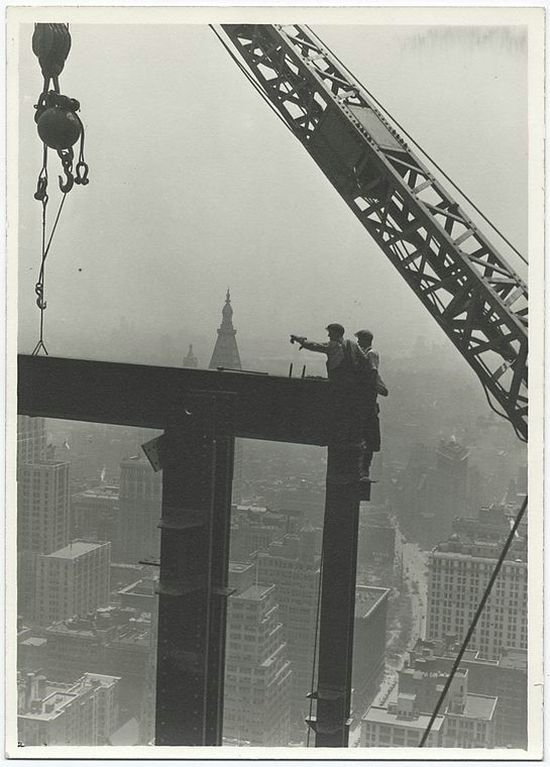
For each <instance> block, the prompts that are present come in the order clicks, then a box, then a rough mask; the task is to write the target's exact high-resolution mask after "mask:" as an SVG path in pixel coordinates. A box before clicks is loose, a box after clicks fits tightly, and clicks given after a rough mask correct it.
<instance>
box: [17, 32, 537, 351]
mask: <svg viewBox="0 0 550 767" xmlns="http://www.w3.org/2000/svg"><path fill="white" fill-rule="evenodd" d="M313 28H314V31H316V32H317V33H318V34H319V36H320V37H321V39H323V40H324V41H325V42H326V43H327V44H328V45H329V47H331V48H332V49H333V50H334V52H335V53H336V54H337V55H338V56H339V57H340V58H341V59H342V60H343V61H344V62H345V63H346V64H347V66H348V67H349V68H350V69H351V71H352V72H354V74H355V75H356V76H357V77H358V78H359V79H360V80H362V81H363V82H364V83H365V85H366V86H367V87H368V88H369V89H370V90H372V92H373V93H374V94H375V95H376V96H377V97H378V98H379V99H380V101H382V103H383V104H384V105H385V106H386V107H387V108H389V110H390V111H391V112H393V114H394V115H395V116H396V118H397V119H398V120H399V121H400V122H401V123H402V124H403V125H404V126H405V127H406V128H407V130H408V131H409V132H410V133H411V134H412V135H413V136H414V137H415V138H416V139H417V140H418V141H419V143H421V144H422V145H423V146H424V147H425V148H426V149H427V150H428V151H429V152H430V153H431V154H432V155H433V156H434V158H435V159H436V160H437V161H438V162H439V163H440V164H441V165H442V166H443V167H444V168H445V169H446V170H447V172H448V173H449V175H450V176H451V177H452V178H453V179H454V180H455V181H456V182H457V183H459V184H460V185H462V186H463V188H464V190H465V191H466V192H467V193H468V194H469V195H470V196H471V197H472V198H473V199H474V200H475V201H476V202H477V203H478V205H479V206H480V207H481V209H482V210H483V211H484V212H485V213H486V214H487V215H488V216H489V217H490V218H492V219H493V220H494V221H495V223H496V224H497V225H498V226H500V227H501V228H502V229H503V230H504V232H505V234H506V235H507V236H508V237H509V238H510V239H511V240H512V242H514V243H515V244H516V245H517V246H518V247H519V249H520V250H521V251H522V252H524V253H526V250H527V230H526V211H527V175H526V167H527V165H526V163H527V92H526V82H527V80H526V77H527V76H526V71H527V70H526V54H527V44H526V37H525V33H524V30H523V28H522V27H508V28H504V27H500V28H495V27H491V28H487V27H485V28H483V29H482V28H472V27H465V28H460V29H456V28H454V29H452V28H449V27H439V28H434V27H432V28H429V27H396V26H393V27H387V26H354V27H352V26H342V27H335V26H330V27H328V26H327V27H322V26H319V25H313ZM71 33H72V40H73V44H72V50H71V53H70V56H69V59H68V61H67V65H66V68H65V71H64V72H63V74H62V76H61V88H62V92H63V93H66V94H67V95H70V96H72V97H76V98H78V99H79V100H80V101H81V105H82V109H81V117H82V119H83V122H84V124H85V127H86V159H87V161H88V163H89V166H90V184H89V185H88V186H87V187H85V188H78V187H76V188H75V189H74V190H73V191H72V192H71V194H70V195H69V198H68V200H67V203H66V206H65V210H64V213H63V216H62V220H61V223H60V226H59V230H58V234H57V235H56V239H55V242H54V246H53V247H52V250H51V255H50V257H49V258H48V262H47V273H46V298H47V301H48V309H47V311H46V331H47V345H48V349H49V351H50V354H54V355H57V356H63V355H67V354H70V355H75V354H79V355H81V356H87V354H90V351H87V349H90V348H91V346H90V344H89V340H90V339H95V341H94V349H97V346H98V343H99V345H100V346H101V339H102V338H103V339H104V340H105V343H104V352H103V351H102V352H101V353H98V352H97V351H94V353H93V356H95V357H98V356H100V357H102V358H104V359H116V358H117V354H118V352H117V349H115V348H113V347H112V344H110V343H109V333H110V331H111V330H112V329H113V328H115V327H117V326H118V324H119V321H120V317H121V316H125V317H126V319H127V321H128V323H129V324H130V326H131V327H132V329H133V331H134V332H135V334H136V337H137V338H138V339H140V338H142V339H143V342H144V343H151V342H154V339H155V338H156V337H157V336H160V335H162V334H166V333H168V334H170V335H172V336H173V338H174V339H175V340H176V342H178V339H181V351H182V353H184V352H185V351H186V347H187V344H188V343H190V342H193V341H195V342H196V343H198V344H199V347H200V346H201V343H202V344H203V346H204V343H205V342H204V339H211V340H212V344H213V342H214V338H215V329H216V327H217V325H218V324H219V320H220V309H221V305H222V303H223V299H224V295H225V290H226V288H227V287H228V286H230V287H231V291H232V297H233V305H234V309H235V325H236V327H237V328H238V331H239V336H238V339H239V345H240V347H241V353H243V351H245V349H244V347H246V344H247V339H248V340H252V339H254V338H260V339H261V338H265V339H267V341H268V342H269V347H270V348H278V341H279V339H280V348H281V350H282V351H283V350H284V352H285V353H286V350H287V349H288V334H289V333H290V332H294V333H301V334H305V335H308V336H310V337H318V336H321V337H322V336H323V335H324V333H323V328H324V326H325V325H326V323H327V322H329V321H339V322H342V323H343V324H344V325H346V327H349V329H350V330H353V329H356V328H357V327H360V326H370V327H372V328H373V329H374V330H375V332H376V335H377V340H378V343H379V346H381V347H382V348H385V349H386V350H387V351H391V348H392V347H393V346H395V348H400V349H402V348H403V347H404V346H406V345H407V343H409V342H412V341H413V340H414V337H415V336H416V335H417V334H424V335H426V336H427V337H428V338H429V339H433V340H436V341H439V342H442V341H444V335H443V333H442V331H440V330H439V328H438V327H437V325H436V324H435V322H434V321H433V320H432V319H431V317H430V316H429V315H428V313H427V312H426V310H425V309H424V308H423V307H422V306H421V304H420V302H419V301H418V300H417V299H416V297H415V296H414V295H413V294H412V292H411V290H410V288H409V287H408V286H407V285H406V284H405V282H404V281H403V280H402V279H401V278H400V276H399V275H398V273H397V272H396V271H395V270H394V268H393V267H392V266H391V265H390V264H389V262H387V261H386V258H385V256H384V255H383V253H382V252H381V251H379V249H378V247H377V246H376V245H375V244H374V242H373V241H372V240H371V239H370V237H369V236H368V235H367V233H366V232H365V230H364V229H363V228H362V226H361V225H360V224H359V222H358V221H357V220H356V219H355V217H354V216H353V214H352V213H351V211H350V210H349V209H348V208H347V206H346V205H345V203H344V202H343V201H342V200H341V199H340V197H339V195H338V194H337V193H336V192H335V190H334V189H333V188H332V187H331V185H330V184H329V182H328V181H327V180H326V179H325V177H324V176H323V174H322V173H321V171H320V170H319V169H318V168H317V166H316V165H315V163H314V162H313V160H312V159H311V158H310V157H309V155H308V154H307V152H306V151H305V149H304V148H303V147H302V146H301V145H300V143H299V142H298V141H297V140H296V139H295V138H294V137H293V136H292V135H291V134H290V132H289V131H288V130H287V129H286V128H285V127H284V125H283V124H282V123H281V122H280V121H279V120H277V119H276V117H275V116H274V115H273V113H272V112H271V111H270V109H269V108H268V107H267V105H266V104H265V103H264V102H263V101H262V100H261V99H260V97H259V96H258V94H257V93H256V92H255V91H254V90H253V88H252V87H251V85H250V84H249V83H248V82H247V81H246V80H245V78H244V77H243V75H242V74H241V73H240V72H239V71H238V69H237V68H236V66H235V64H234V63H233V62H232V61H231V59H230V58H229V56H228V55H227V53H226V52H225V50H224V49H223V48H222V46H221V45H220V43H219V42H218V40H217V39H216V38H215V36H214V34H213V33H212V31H211V30H210V29H209V28H208V27H206V26H189V25H187V26H186V25H154V26H152V25H143V26H139V25H132V26H129V25H109V26H108V25H97V24H96V25H84V24H72V25H71ZM31 36H32V28H31V27H30V26H28V27H25V28H24V31H23V33H22V39H21V46H22V47H21V61H20V100H21V105H22V109H21V113H20V203H19V212H20V243H19V245H20V250H19V259H20V273H19V310H20V311H19V315H20V344H21V350H22V351H24V352H29V351H31V349H32V347H33V346H34V344H35V343H36V335H37V327H38V316H39V313H38V309H37V307H36V306H35V303H34V299H35V296H34V283H35V281H36V277H37V272H38V266H39V252H40V251H39V248H40V204H39V203H37V202H36V201H35V200H34V199H33V192H34V189H35V185H36V176H37V173H38V171H39V168H40V161H41V144H40V142H39V139H38V136H37V134H36V129H35V124H34V121H33V115H34V109H33V105H34V104H35V103H36V100H37V96H38V94H39V92H40V87H41V75H40V71H39V67H38V62H37V60H36V59H35V58H34V56H33V54H32V52H31ZM58 163H59V161H58V159H57V157H55V156H54V154H53V153H51V155H50V190H51V203H50V210H51V212H50V217H51V218H50V220H52V219H53V214H54V212H55V208H56V204H57V201H58V199H59V191H58V190H57V187H56V181H55V180H56V177H57V171H58V167H59V166H58ZM474 218H475V217H474ZM483 229H484V231H485V232H486V234H488V236H489V239H491V240H492V241H493V242H494V243H495V244H497V246H498V245H499V243H498V240H497V237H496V235H493V234H492V233H491V232H490V231H489V230H487V227H485V226H483ZM502 252H503V253H504V254H506V256H508V252H507V250H506V249H505V248H503V249H502ZM509 260H510V261H511V263H512V264H513V265H514V266H515V268H516V269H517V270H518V271H519V272H520V273H521V274H522V275H524V276H525V270H524V269H523V268H522V265H521V263H520V262H518V260H517V259H515V258H514V257H513V256H512V257H510V259H509ZM80 270H81V271H80ZM201 339H202V340H201ZM204 348H205V349H206V347H204ZM210 351H211V349H208V353H210ZM202 356H203V357H204V356H205V352H204V351H203V353H202ZM245 356H246V353H245ZM201 362H202V363H203V364H207V362H208V360H204V359H202V360H201Z"/></svg>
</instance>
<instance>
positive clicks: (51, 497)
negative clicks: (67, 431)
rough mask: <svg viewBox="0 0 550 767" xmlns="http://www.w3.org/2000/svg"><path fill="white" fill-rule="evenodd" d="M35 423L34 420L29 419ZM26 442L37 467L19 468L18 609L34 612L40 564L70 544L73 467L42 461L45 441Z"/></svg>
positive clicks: (23, 464)
mask: <svg viewBox="0 0 550 767" xmlns="http://www.w3.org/2000/svg"><path fill="white" fill-rule="evenodd" d="M29 420H33V419H29ZM34 439H35V438H34V437H31V438H30V439H29V440H25V441H24V444H25V452H26V454H27V455H28V457H29V458H31V457H32V456H33V455H34V456H35V463H20V464H19V465H18V468H17V609H18V612H19V613H20V614H23V615H30V614H32V612H33V610H34V601H35V599H34V597H35V592H34V590H35V580H36V560H37V557H38V556H39V555H41V554H50V553H51V552H52V551H55V550H57V549H60V548H62V547H63V546H65V545H66V544H67V543H68V542H69V464H68V463H64V462H61V461H55V460H51V461H48V460H46V459H41V458H39V457H37V456H38V453H39V452H40V451H39V448H38V445H39V444H40V440H41V437H40V436H37V439H36V441H34Z"/></svg>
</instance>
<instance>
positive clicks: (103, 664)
mask: <svg viewBox="0 0 550 767" xmlns="http://www.w3.org/2000/svg"><path fill="white" fill-rule="evenodd" d="M152 626H153V628H152ZM43 636H44V638H45V639H46V640H47V645H46V649H45V662H44V668H45V669H46V672H47V673H48V675H49V676H50V677H51V678H52V679H60V680H63V681H70V680H71V679H75V678H77V677H78V676H81V675H82V674H83V673H84V672H85V671H86V669H93V670H94V671H96V672H98V673H101V674H110V675H114V676H117V677H119V678H120V683H119V699H120V705H121V713H122V714H124V715H125V719H124V721H125V720H127V719H129V718H131V717H135V718H136V719H138V720H140V717H141V715H142V714H143V712H144V710H146V707H147V705H148V704H146V701H145V698H146V697H147V699H148V700H149V698H148V695H149V692H150V691H149V689H148V682H149V681H150V677H149V672H150V670H151V669H154V667H155V637H156V623H155V624H152V622H151V615H145V614H143V613H141V611H140V610H135V609H130V608H108V609H100V610H97V611H96V612H95V613H94V614H89V615H86V616H84V617H82V618H80V617H79V618H73V619H70V620H67V621H62V622H60V623H54V624H53V625H52V626H49V627H48V628H47V629H45V630H44V631H43Z"/></svg>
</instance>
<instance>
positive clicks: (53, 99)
mask: <svg viewBox="0 0 550 767" xmlns="http://www.w3.org/2000/svg"><path fill="white" fill-rule="evenodd" d="M70 49H71V35H70V33H69V25H68V24H35V25H34V33H33V37H32V50H33V53H34V54H35V55H36V57H37V58H38V62H39V64H40V68H41V70H42V75H43V77H44V81H43V85H42V92H41V93H40V96H39V97H38V102H37V103H36V104H35V107H34V108H35V110H36V112H35V115H34V120H35V122H36V126H37V129H38V135H39V137H40V140H41V141H42V147H43V148H42V167H41V169H40V173H39V174H38V180H37V184H36V191H35V193H34V199H35V200H38V201H39V202H40V203H41V204H42V237H41V248H40V270H39V273H38V280H37V282H36V284H35V286H34V292H35V294H36V305H37V306H38V308H39V310H40V326H39V337H38V342H37V344H36V346H35V347H34V350H33V352H32V355H33V356H36V355H37V354H39V353H40V352H41V351H43V352H44V354H46V355H47V354H48V350H47V349H46V345H45V343H44V311H45V309H46V306H47V302H46V299H45V297H44V293H45V276H46V258H47V257H48V253H49V252H50V248H51V245H52V241H53V237H54V234H55V231H56V229H57V225H58V223H59V218H60V216H61V213H62V211H63V206H64V205H65V200H66V198H67V195H68V193H69V192H70V191H71V189H72V188H73V186H74V184H80V185H82V186H85V185H86V184H88V182H89V179H88V173H89V168H88V165H87V163H86V161H85V159H84V125H83V124H82V121H81V119H80V117H79V116H78V114H77V112H78V111H79V110H80V103H79V102H78V101H77V100H76V99H73V98H70V97H68V96H64V95H63V94H62V93H61V91H60V88H59V75H60V74H61V72H62V71H63V67H64V66H65V61H66V59H67V56H68V55H69V51H70ZM79 139H80V148H79V152H78V160H77V163H76V166H75V167H74V168H73V164H74V159H75V153H74V149H73V147H74V145H75V144H76V143H77V142H78V140H79ZM48 149H53V150H55V151H56V152H57V155H58V157H59V159H60V160H61V165H62V170H63V176H59V189H60V191H61V192H62V197H61V201H60V203H59V207H58V210H57V213H56V216H55V219H54V223H53V226H52V228H51V231H50V234H49V236H46V229H47V213H48V202H49V195H48Z"/></svg>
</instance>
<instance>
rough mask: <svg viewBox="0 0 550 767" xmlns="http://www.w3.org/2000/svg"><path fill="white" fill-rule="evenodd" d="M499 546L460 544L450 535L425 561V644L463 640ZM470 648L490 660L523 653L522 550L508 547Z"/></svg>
mask: <svg viewBox="0 0 550 767" xmlns="http://www.w3.org/2000/svg"><path fill="white" fill-rule="evenodd" d="M500 551H501V543H500V542H496V541H495V542H493V541H485V542H473V543H472V542H465V541H463V540H460V538H459V537H458V535H457V534H456V533H455V534H453V536H451V538H450V539H449V540H448V541H447V542H445V543H440V544H438V545H437V546H436V547H435V548H434V550H433V551H432V552H431V554H430V556H429V581H428V614H427V628H426V639H445V638H446V637H448V636H454V637H463V636H465V635H466V632H467V630H468V627H469V625H470V622H471V621H472V619H473V617H474V614H475V611H476V609H477V606H478V605H479V602H480V600H481V597H482V595H483V593H484V590H485V588H486V586H487V583H488V581H489V578H490V577H491V574H492V573H493V570H494V568H495V564H496V560H497V557H498V556H499V554H500ZM470 646H471V647H472V648H475V649H477V650H479V652H480V654H481V655H482V656H483V657H485V658H489V659H497V658H498V657H499V655H500V654H501V653H502V651H503V650H505V649H506V648H517V649H520V650H525V649H526V648H527V549H526V545H525V540H523V539H520V540H518V541H517V542H516V543H514V544H512V546H511V548H510V551H509V553H508V556H507V558H506V560H505V561H504V563H503V565H502V568H501V570H500V573H499V575H498V577H497V579H496V581H495V584H494V586H493V588H492V590H491V594H490V595H489V598H488V600H487V602H486V605H485V608H484V610H483V613H482V615H481V618H480V620H479V622H478V624H477V627H476V629H475V631H474V633H473V636H472V639H471V643H470Z"/></svg>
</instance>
